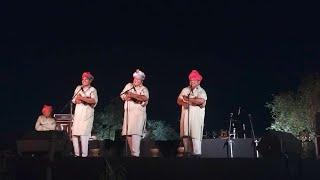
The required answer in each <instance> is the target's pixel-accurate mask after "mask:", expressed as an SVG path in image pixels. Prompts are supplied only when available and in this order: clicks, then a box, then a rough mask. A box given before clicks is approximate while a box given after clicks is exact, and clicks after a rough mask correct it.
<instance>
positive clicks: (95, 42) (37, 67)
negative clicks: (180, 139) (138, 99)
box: [0, 0, 320, 132]
mask: <svg viewBox="0 0 320 180" xmlns="http://www.w3.org/2000/svg"><path fill="white" fill-rule="evenodd" d="M317 7H318V5H317V4H307V3H303V4H302V3H301V1H299V3H298V2H297V3H295V2H293V1H288V2H281V3H279V2H277V1H275V2H272V1H261V2H255V1H234V2H232V1H219V2H216V1H209V2H204V1H203V2H200V1H194V2H192V1H187V0H175V1H158V2H154V1H146V2H143V1H131V0H128V1H124V0H123V1H103V3H102V2H100V3H98V2H97V1H94V2H91V1H90V3H89V2H82V3H79V2H76V1H74V2H71V1H66V2H51V3H50V2H45V1H40V2H30V1H21V2H17V1H11V2H8V3H3V5H1V9H0V14H1V17H2V21H1V30H0V33H1V67H0V70H1V71H0V72H1V77H2V83H1V84H2V86H1V100H2V102H3V103H2V106H1V107H2V111H3V112H2V113H1V119H0V120H1V123H2V125H1V128H0V130H1V131H5V132H6V131H8V132H18V131H19V132H21V131H22V132H23V131H28V130H30V129H31V128H33V126H34V123H35V120H36V118H37V116H38V115H39V113H40V109H41V107H42V105H43V104H44V103H51V104H53V106H54V108H55V111H56V112H59V111H60V110H61V109H62V108H63V106H64V104H65V103H66V102H68V100H70V98H71V96H72V93H73V90H74V88H75V87H76V85H77V84H79V83H80V77H81V73H82V72H83V71H91V72H92V73H93V74H94V76H95V81H94V84H93V85H94V86H95V87H96V88H97V90H98V95H99V105H98V107H97V110H99V109H101V108H102V107H103V106H105V105H107V104H108V102H109V100H110V99H111V98H113V97H115V96H118V94H119V92H120V91H121V90H122V88H123V87H124V85H125V84H126V83H127V82H128V81H131V76H132V73H133V71H134V70H135V69H136V68H140V69H142V70H143V71H144V72H145V73H146V75H147V79H146V80H145V85H146V86H147V87H148V88H149V91H150V96H151V97H150V98H151V100H150V104H149V105H148V119H155V120H164V121H167V122H169V123H171V124H172V125H173V126H176V125H177V123H178V118H179V113H180V112H179V108H178V106H177V105H176V97H177V95H178V94H179V92H180V90H181V89H182V88H183V87H184V86H186V85H187V76H188V74H189V72H190V71H191V70H192V69H198V70H199V71H200V72H201V73H202V74H203V76H204V80H203V82H202V86H203V87H204V88H205V89H206V91H207V94H208V105H207V111H206V113H207V114H206V119H205V126H206V129H208V130H219V129H220V128H226V125H227V117H228V114H229V113H230V112H235V111H236V109H237V107H238V106H241V107H243V109H244V111H243V113H244V114H246V113H251V114H252V115H253V117H254V124H255V126H256V127H255V128H256V129H255V130H256V131H257V132H262V131H263V130H264V129H265V128H266V127H267V126H268V125H269V124H270V116H269V115H268V112H267V110H266V109H265V107H264V104H265V103H266V102H267V101H270V100H271V97H272V94H273V93H278V92H281V91H287V90H290V89H293V88H296V86H297V85H298V83H299V80H300V78H301V77H302V76H303V75H306V74H309V73H314V72H319V71H320V65H319V64H320V63H319V55H320V53H319V45H320V44H319V32H320V31H319V30H320V29H319V28H318V21H319V20H318V17H319V15H320V14H319V13H318V12H319V11H318V9H317Z"/></svg>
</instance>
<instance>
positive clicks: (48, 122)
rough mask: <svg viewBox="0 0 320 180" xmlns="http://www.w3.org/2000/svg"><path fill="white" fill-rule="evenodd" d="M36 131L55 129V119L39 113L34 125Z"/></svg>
mask: <svg viewBox="0 0 320 180" xmlns="http://www.w3.org/2000/svg"><path fill="white" fill-rule="evenodd" d="M35 129H36V130H37V131H51V130H55V129H56V120H54V119H53V118H52V117H45V116H44V115H40V116H39V117H38V120H37V122H36V125H35Z"/></svg>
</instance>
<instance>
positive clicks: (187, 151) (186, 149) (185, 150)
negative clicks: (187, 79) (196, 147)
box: [184, 87, 192, 154]
mask: <svg viewBox="0 0 320 180" xmlns="http://www.w3.org/2000/svg"><path fill="white" fill-rule="evenodd" d="M189 88H190V92H189V94H188V134H187V135H188V141H187V145H186V147H185V149H184V152H185V153H186V154H189V145H190V142H189V139H190V101H189V100H190V94H191V92H192V89H191V87H189Z"/></svg>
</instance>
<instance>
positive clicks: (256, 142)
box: [248, 114, 259, 158]
mask: <svg viewBox="0 0 320 180" xmlns="http://www.w3.org/2000/svg"><path fill="white" fill-rule="evenodd" d="M248 117H249V122H250V126H251V134H252V138H253V142H254V144H255V148H254V149H255V151H256V152H255V157H256V158H259V152H258V148H257V147H258V140H257V139H256V136H255V134H254V129H253V125H252V120H251V119H252V116H251V114H248Z"/></svg>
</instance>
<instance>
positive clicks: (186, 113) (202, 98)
mask: <svg viewBox="0 0 320 180" xmlns="http://www.w3.org/2000/svg"><path fill="white" fill-rule="evenodd" d="M201 80H202V76H201V75H200V73H199V72H198V71H197V70H192V72H191V73H190V74H189V86H188V87H185V88H183V89H182V91H181V93H180V95H179V97H178V99H177V103H178V105H180V106H181V119H180V137H181V138H182V141H183V146H184V150H185V154H189V153H191V152H192V155H195V156H200V155H201V140H202V135H203V126H204V116H205V106H206V101H207V94H206V91H205V90H204V89H203V88H202V87H201V86H200V83H201ZM191 144H192V146H191Z"/></svg>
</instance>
